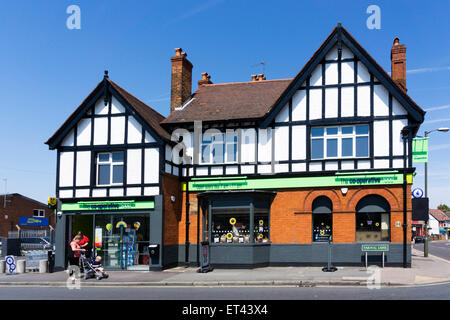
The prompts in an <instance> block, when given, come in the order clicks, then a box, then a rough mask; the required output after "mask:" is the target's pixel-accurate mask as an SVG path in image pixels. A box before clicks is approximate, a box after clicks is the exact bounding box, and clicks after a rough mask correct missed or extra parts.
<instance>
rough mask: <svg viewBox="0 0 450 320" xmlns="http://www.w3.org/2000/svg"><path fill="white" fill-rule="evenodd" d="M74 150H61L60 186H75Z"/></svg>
mask: <svg viewBox="0 0 450 320" xmlns="http://www.w3.org/2000/svg"><path fill="white" fill-rule="evenodd" d="M73 161H74V153H73V152H61V153H60V155H59V186H60V187H71V186H73Z"/></svg>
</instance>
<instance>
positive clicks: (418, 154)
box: [412, 138, 428, 163]
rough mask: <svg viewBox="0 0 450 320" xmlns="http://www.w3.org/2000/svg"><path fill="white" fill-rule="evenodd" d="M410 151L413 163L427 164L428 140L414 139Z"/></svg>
mask: <svg viewBox="0 0 450 320" xmlns="http://www.w3.org/2000/svg"><path fill="white" fill-rule="evenodd" d="M412 149H413V150H412V160H413V162H418V163H420V162H428V138H414V139H413V145H412Z"/></svg>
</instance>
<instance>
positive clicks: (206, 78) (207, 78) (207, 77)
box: [198, 72, 212, 86]
mask: <svg viewBox="0 0 450 320" xmlns="http://www.w3.org/2000/svg"><path fill="white" fill-rule="evenodd" d="M210 79H211V76H210V75H209V74H208V73H207V72H202V79H201V80H198V85H199V86H201V85H204V84H212V81H211V80H210Z"/></svg>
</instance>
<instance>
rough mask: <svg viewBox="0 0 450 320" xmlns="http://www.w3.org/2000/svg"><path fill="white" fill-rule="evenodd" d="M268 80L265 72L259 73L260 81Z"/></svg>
mask: <svg viewBox="0 0 450 320" xmlns="http://www.w3.org/2000/svg"><path fill="white" fill-rule="evenodd" d="M262 80H266V77H264V74H262V73H259V74H258V81H262Z"/></svg>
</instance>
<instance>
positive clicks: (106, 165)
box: [97, 152, 124, 186]
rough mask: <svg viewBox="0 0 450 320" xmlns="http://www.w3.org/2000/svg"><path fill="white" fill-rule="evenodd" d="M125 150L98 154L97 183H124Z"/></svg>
mask: <svg viewBox="0 0 450 320" xmlns="http://www.w3.org/2000/svg"><path fill="white" fill-rule="evenodd" d="M123 159H124V158H123V152H108V153H106V152H105V153H103V152H102V153H98V154H97V185H99V186H100V185H102V186H103V185H117V184H123V171H124V161H123Z"/></svg>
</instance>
